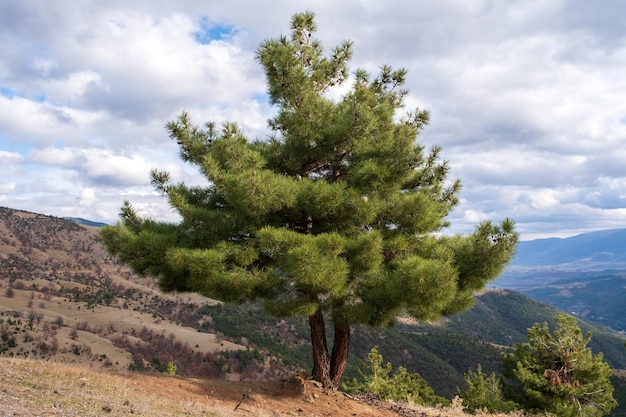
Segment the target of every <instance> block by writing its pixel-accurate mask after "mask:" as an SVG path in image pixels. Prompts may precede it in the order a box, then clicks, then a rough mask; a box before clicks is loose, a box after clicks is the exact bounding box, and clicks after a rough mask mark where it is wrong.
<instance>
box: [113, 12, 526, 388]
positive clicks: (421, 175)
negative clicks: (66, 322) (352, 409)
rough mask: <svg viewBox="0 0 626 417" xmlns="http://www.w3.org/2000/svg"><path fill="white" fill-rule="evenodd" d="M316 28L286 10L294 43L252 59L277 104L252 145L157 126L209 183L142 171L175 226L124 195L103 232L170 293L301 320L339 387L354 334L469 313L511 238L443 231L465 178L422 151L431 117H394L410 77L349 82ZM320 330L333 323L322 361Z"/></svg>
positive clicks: (194, 129) (212, 130)
mask: <svg viewBox="0 0 626 417" xmlns="http://www.w3.org/2000/svg"><path fill="white" fill-rule="evenodd" d="M315 32H316V24H315V20H314V15H313V14H312V13H310V12H306V13H300V14H296V15H294V16H293V18H292V21H291V35H290V36H281V37H279V38H276V39H269V40H266V41H264V42H263V43H262V44H261V45H260V47H259V49H258V51H257V60H258V62H259V63H260V64H261V66H262V67H263V69H264V71H265V75H266V78H267V85H268V96H269V100H270V102H271V103H272V104H273V105H275V106H276V108H277V113H276V115H275V117H273V118H272V119H271V120H269V126H270V127H271V129H272V132H273V133H272V135H271V137H269V138H262V139H257V140H248V139H247V138H246V137H244V135H243V134H242V132H241V130H240V129H239V127H238V126H237V125H236V124H235V123H225V124H223V125H221V126H217V125H216V124H214V123H206V124H205V125H203V126H198V125H195V124H193V123H192V121H191V118H190V116H189V115H188V114H187V113H185V112H183V113H182V114H181V115H180V117H178V118H177V119H176V120H174V121H171V122H169V123H168V124H167V126H166V127H167V131H168V132H169V135H170V137H171V138H172V139H173V140H175V141H176V142H177V143H178V145H179V147H180V156H181V158H182V159H183V160H184V161H186V162H188V163H190V164H192V165H194V166H196V167H197V168H198V169H199V170H200V172H201V173H202V174H204V176H205V177H206V179H207V183H206V184H205V185H200V186H188V185H186V184H184V183H173V182H172V181H171V180H170V176H169V174H168V173H167V172H164V171H160V170H154V171H152V173H151V177H152V184H153V185H154V187H155V188H156V189H157V190H158V191H159V192H161V193H162V194H163V196H164V197H166V198H167V200H168V201H169V204H170V205H171V206H172V207H173V208H174V209H175V210H176V211H177V212H178V213H179V214H180V216H181V218H182V220H181V221H180V222H179V223H176V224H173V223H166V222H160V221H155V220H152V219H149V218H143V217H141V216H139V215H138V213H137V212H136V211H135V210H134V209H133V207H132V206H131V204H130V203H129V202H128V201H126V202H124V205H123V207H122V212H121V222H120V223H119V224H118V225H116V226H113V227H106V228H104V230H103V232H102V238H103V241H104V243H105V245H106V247H107V248H108V250H109V251H110V252H111V253H112V254H115V255H117V256H118V257H119V259H121V261H122V262H125V263H127V264H129V265H130V266H131V267H132V268H133V269H134V270H135V271H137V272H141V273H147V274H151V275H154V276H156V277H158V279H159V284H160V287H161V288H162V289H163V290H165V291H173V290H176V291H195V292H198V293H201V294H203V295H205V296H207V297H211V298H215V299H219V300H223V301H227V302H244V301H247V300H255V299H261V300H265V307H266V309H267V310H268V311H269V312H271V313H273V314H275V315H276V316H305V317H308V318H309V323H310V326H311V342H312V347H313V376H314V377H315V378H316V379H317V380H319V381H320V382H322V383H323V384H324V385H325V386H327V387H337V385H338V383H339V380H340V378H341V376H342V374H343V371H344V369H345V364H346V360H347V356H348V345H349V338H350V329H351V327H352V326H353V325H355V324H366V325H373V326H388V325H391V324H393V322H394V320H395V318H396V317H397V316H398V315H400V314H408V315H410V316H413V317H414V318H417V319H435V318H437V317H439V316H441V315H450V314H454V313H456V312H460V311H462V310H464V309H466V308H467V307H469V306H470V305H471V303H472V302H473V293H474V292H475V291H476V290H479V289H481V288H483V287H484V285H485V284H486V282H487V281H489V280H491V279H493V278H495V277H496V276H497V275H498V274H499V273H500V272H501V270H502V268H503V266H504V265H505V263H506V262H507V261H508V260H509V258H510V257H511V255H512V253H513V251H514V248H515V244H516V242H517V233H516V232H515V231H514V225H513V222H512V221H511V220H508V219H505V220H504V221H503V222H502V223H500V224H494V223H491V222H489V221H485V222H482V223H480V224H479V225H477V227H476V230H475V232H474V233H472V234H470V235H466V236H460V235H456V236H447V235H445V234H444V233H443V229H444V228H445V227H447V226H448V225H449V224H448V221H447V220H446V217H447V215H448V214H449V213H450V211H451V210H452V209H453V208H454V207H455V205H457V203H458V193H459V191H460V182H459V181H458V180H450V179H448V173H449V169H450V168H449V165H448V163H447V161H445V160H442V159H441V158H440V152H441V150H440V148H439V147H437V146H433V147H432V148H430V149H428V150H427V149H426V148H425V147H424V146H422V145H420V144H419V143H417V142H416V138H417V137H418V135H419V133H420V132H421V130H422V129H423V128H424V127H425V126H426V125H427V124H428V120H429V114H428V112H426V111H424V110H419V109H415V110H409V111H407V112H405V113H404V115H402V114H398V112H399V110H400V109H402V108H403V106H404V99H405V96H406V94H407V90H406V89H405V88H404V83H405V78H406V71H405V70H403V69H392V68H390V67H389V66H383V67H382V68H381V70H380V73H379V74H378V75H375V76H374V75H372V74H369V73H368V72H366V71H364V70H361V69H359V70H356V72H355V73H354V76H352V77H351V76H349V71H348V66H347V64H348V61H349V60H350V59H351V56H352V43H351V42H348V41H346V42H343V43H341V45H339V46H337V47H335V48H334V49H332V51H331V52H330V54H329V55H328V56H326V55H324V50H323V48H322V45H321V43H320V41H319V40H317V39H316V38H315V37H314V34H315ZM348 82H350V83H351V85H350V87H349V89H347V92H346V93H345V94H343V96H342V97H340V98H339V99H332V97H333V94H330V93H331V91H332V89H333V88H335V87H337V86H340V85H344V86H345V84H346V83H348ZM325 320H330V321H331V322H332V324H333V327H334V342H333V350H332V353H330V354H329V350H328V346H327V338H326V326H325Z"/></svg>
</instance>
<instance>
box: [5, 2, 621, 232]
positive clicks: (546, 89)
mask: <svg viewBox="0 0 626 417" xmlns="http://www.w3.org/2000/svg"><path fill="white" fill-rule="evenodd" d="M5 3H6V4H5ZM303 10H313V11H314V12H316V14H317V22H318V26H319V30H320V31H319V36H320V37H321V38H322V42H323V45H324V46H325V47H326V48H330V47H332V46H334V45H336V44H337V43H338V42H340V41H341V40H343V39H352V40H354V42H355V43H354V61H353V63H352V65H351V69H352V70H354V69H356V68H359V67H361V68H365V69H367V70H369V71H372V72H376V71H378V69H379V67H380V66H381V65H382V64H385V63H388V64H391V65H392V66H394V67H406V68H407V69H408V70H409V73H408V78H407V86H408V87H409V89H410V90H411V94H410V96H409V97H408V100H407V102H408V103H410V104H411V106H413V105H419V106H420V107H422V108H426V109H429V110H431V112H432V118H431V119H432V123H431V125H430V126H428V127H427V128H426V130H425V131H424V133H423V134H422V135H421V136H420V138H419V139H420V141H423V143H424V144H425V145H426V146H430V145H432V144H439V145H442V146H443V157H444V158H445V159H448V160H450V163H451V166H452V176H453V177H456V176H458V177H460V178H461V180H462V182H463V184H464V188H463V191H462V193H461V203H460V205H459V207H458V208H457V209H456V210H455V211H454V212H453V214H452V216H451V220H452V223H453V225H454V226H453V228H452V229H451V231H469V230H471V229H472V228H473V225H475V224H476V222H477V221H480V220H482V219H486V218H492V219H494V220H499V219H501V218H503V217H506V216H509V217H512V218H513V219H515V220H516V221H517V223H518V227H519V229H520V230H521V231H523V234H525V235H527V236H537V235H543V234H546V233H547V234H549V233H555V234H556V233H572V232H573V231H576V230H589V229H593V228H603V227H607V226H609V227H624V226H623V225H624V224H626V223H625V221H626V216H625V214H624V207H626V201H625V197H624V196H625V195H626V189H625V188H626V187H625V186H624V185H623V184H626V165H625V164H624V163H623V161H624V158H626V148H625V147H624V143H626V101H624V100H623V97H624V96H626V78H624V77H623V68H624V67H625V66H626V35H625V34H624V31H623V21H622V20H623V18H622V17H623V16H624V14H625V13H626V3H623V2H621V1H619V0H607V1H605V2H603V6H602V7H597V6H596V5H594V4H593V3H590V2H585V1H582V0H568V1H565V0H555V1H550V2H546V1H539V0H513V1H508V2H492V1H488V0H477V1H470V2H459V1H455V0H444V1H440V0H438V1H435V0H426V1H423V2H420V3H415V2H401V1H398V0H391V1H390V2H387V3H385V4H382V3H380V4H379V3H371V2H362V1H357V0H349V1H346V2H331V1H329V0H324V1H316V2H313V1H310V0H306V1H304V2H300V3H298V4H297V5H296V4H294V3H293V2H289V1H285V0H281V1H272V2H269V1H266V0H261V1H258V2H253V3H251V2H247V1H243V0H232V1H229V2H226V1H213V2H196V1H192V0H181V1H179V2H176V3H168V4H165V3H159V4H155V3H154V2H151V1H146V0H138V1H134V2H122V1H118V0H114V1H110V2H92V3H86V4H83V5H81V7H76V5H75V3H74V2H72V1H69V0H59V1H57V2H55V3H54V4H52V3H49V2H45V1H38V0H25V1H22V2H4V3H2V4H1V5H0V44H2V45H3V46H2V49H3V53H2V54H1V55H0V175H2V176H3V180H4V181H5V182H0V185H2V184H4V185H2V186H3V187H4V188H3V189H5V190H8V189H9V188H10V189H11V190H10V194H3V195H2V197H3V200H2V202H3V204H9V205H13V206H17V208H25V209H31V210H34V211H43V210H41V207H48V210H49V211H48V213H49V214H58V215H68V216H74V215H80V216H81V217H91V216H94V215H95V216H98V218H97V219H95V220H106V221H109V222H114V221H115V219H116V216H117V212H118V211H119V206H120V204H121V201H122V200H123V199H124V198H128V199H130V200H131V201H133V202H136V205H137V207H138V208H139V210H141V211H142V213H144V214H146V215H150V216H152V217H157V218H160V217H163V218H168V219H171V218H175V215H174V214H173V213H172V212H171V210H170V209H169V208H168V207H167V204H166V203H164V202H163V201H162V199H160V197H158V195H156V194H155V193H154V192H153V191H152V189H151V187H150V186H149V184H148V183H149V178H148V172H149V171H150V169H152V168H157V167H158V168H162V169H166V170H168V171H171V172H172V176H173V177H174V178H175V179H176V180H177V181H178V180H183V181H191V182H193V183H200V182H202V178H200V177H199V175H198V174H197V172H195V171H194V170H193V168H191V167H190V166H188V165H185V164H183V163H181V162H180V161H179V160H178V153H177V149H176V147H175V144H174V143H172V141H171V140H169V139H168V137H167V133H166V132H165V130H164V128H163V126H164V124H165V123H166V122H167V121H168V120H171V119H172V118H174V117H175V116H176V115H177V114H179V113H180V111H181V110H183V109H186V110H188V111H189V112H190V114H191V115H192V117H193V120H194V121H195V122H196V123H197V124H202V123H204V122H205V121H216V122H218V123H220V122H224V121H236V122H238V123H240V124H241V125H242V129H243V131H244V132H245V134H246V135H247V136H249V137H250V138H257V137H263V136H264V135H266V134H267V133H268V128H267V125H266V120H267V119H268V117H270V116H271V114H272V113H273V112H274V110H273V109H271V108H269V106H268V105H267V104H266V103H265V102H264V101H263V100H264V99H259V97H263V95H264V94H265V92H266V86H265V84H264V79H263V73H262V70H261V68H260V66H259V65H258V63H257V62H256V61H255V59H254V57H255V49H256V48H257V46H258V45H259V43H260V42H261V41H262V40H264V39H267V38H268V37H276V36H278V35H280V34H288V31H289V19H290V17H291V15H292V14H293V13H294V12H298V11H303ZM211 25H216V26H220V27H223V28H227V29H228V33H229V35H228V36H227V37H226V38H224V39H215V40H213V41H208V42H205V44H201V43H199V42H197V41H196V39H194V36H193V33H194V32H195V31H198V30H204V31H206V32H207V33H210V32H211V28H210V26H211ZM486 28H487V29H486ZM7 184H14V185H7ZM7 195H10V196H11V197H7Z"/></svg>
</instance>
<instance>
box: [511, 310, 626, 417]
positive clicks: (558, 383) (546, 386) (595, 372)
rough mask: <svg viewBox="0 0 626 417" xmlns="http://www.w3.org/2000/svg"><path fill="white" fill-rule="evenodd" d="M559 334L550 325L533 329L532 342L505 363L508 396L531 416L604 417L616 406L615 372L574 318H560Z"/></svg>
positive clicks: (522, 347)
mask: <svg viewBox="0 0 626 417" xmlns="http://www.w3.org/2000/svg"><path fill="white" fill-rule="evenodd" d="M555 320H556V323H557V327H556V329H555V330H554V334H552V333H550V329H549V327H548V325H547V324H546V323H544V324H543V325H540V324H535V325H534V326H533V327H531V328H530V329H528V342H527V343H522V344H517V345H515V352H514V353H510V354H507V355H505V356H504V357H503V365H504V370H503V376H504V382H505V390H504V392H505V396H506V397H507V398H509V399H510V400H513V401H515V402H516V403H518V404H519V405H520V406H521V407H522V408H523V409H524V410H526V411H529V412H550V413H554V414H555V415H558V416H563V417H574V416H598V417H599V416H603V415H606V414H609V412H610V411H611V410H612V409H613V408H614V407H615V406H616V405H617V403H616V401H615V399H614V398H613V386H612V385H611V382H610V380H609V378H610V376H611V374H612V371H611V369H610V367H609V365H608V364H607V363H605V362H604V361H603V356H602V354H601V353H599V354H597V355H594V354H593V352H592V351H591V349H590V348H589V347H587V344H588V343H589V340H590V339H591V335H590V334H587V335H586V336H584V335H583V334H582V331H581V330H580V328H579V327H578V326H577V325H576V319H575V318H574V317H571V316H557V317H556V318H555Z"/></svg>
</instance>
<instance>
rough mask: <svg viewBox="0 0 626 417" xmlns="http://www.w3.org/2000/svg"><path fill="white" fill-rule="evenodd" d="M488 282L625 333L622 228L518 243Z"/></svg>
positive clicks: (625, 265)
mask: <svg viewBox="0 0 626 417" xmlns="http://www.w3.org/2000/svg"><path fill="white" fill-rule="evenodd" d="M492 286H493V287H497V288H508V289H513V290H517V291H522V292H523V293H525V294H527V295H528V296H530V297H532V298H534V299H536V300H539V301H542V302H544V303H548V304H550V305H552V306H555V307H558V308H561V309H563V310H565V311H568V312H570V313H572V314H575V315H577V316H579V317H582V318H585V319H587V320H590V321H594V322H597V323H601V324H603V325H606V326H609V327H611V328H613V329H615V330H617V331H622V332H626V302H625V300H626V229H612V230H602V231H598V232H591V233H584V234H581V235H577V236H573V237H569V238H565V239H557V238H551V239H537V240H531V241H524V242H520V243H519V245H518V248H517V253H516V255H515V256H514V257H513V259H512V260H511V263H510V265H509V266H508V267H507V268H506V269H505V271H504V272H503V273H502V275H501V276H500V277H499V278H498V279H497V280H496V281H494V283H493V284H492Z"/></svg>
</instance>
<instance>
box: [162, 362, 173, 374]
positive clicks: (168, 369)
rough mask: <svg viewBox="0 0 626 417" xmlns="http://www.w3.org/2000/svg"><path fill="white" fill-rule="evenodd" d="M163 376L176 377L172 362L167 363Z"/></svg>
mask: <svg viewBox="0 0 626 417" xmlns="http://www.w3.org/2000/svg"><path fill="white" fill-rule="evenodd" d="M163 375H167V376H176V364H175V363H174V362H172V361H170V362H168V363H167V367H166V368H165V371H164V372H163Z"/></svg>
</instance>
